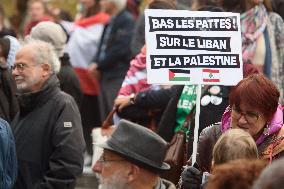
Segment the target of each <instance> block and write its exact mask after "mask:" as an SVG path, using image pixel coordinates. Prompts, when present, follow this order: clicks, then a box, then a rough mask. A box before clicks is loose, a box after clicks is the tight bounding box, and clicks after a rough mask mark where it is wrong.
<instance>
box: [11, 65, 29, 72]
mask: <svg viewBox="0 0 284 189" xmlns="http://www.w3.org/2000/svg"><path fill="white" fill-rule="evenodd" d="M27 67H28V65H27V64H23V63H19V64H14V66H12V70H13V71H14V70H16V69H17V70H18V71H19V72H23V71H24V69H25V68H27Z"/></svg>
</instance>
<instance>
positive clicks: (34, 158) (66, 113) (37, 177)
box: [11, 75, 85, 189]
mask: <svg viewBox="0 0 284 189" xmlns="http://www.w3.org/2000/svg"><path fill="white" fill-rule="evenodd" d="M19 102H20V112H19V113H18V114H17V116H16V117H15V119H14V120H13V122H12V124H11V127H12V130H13V133H14V136H15V142H16V150H17V157H18V178H17V181H16V184H15V186H14V188H15V189H18V188H19V189H39V188H66V189H67V188H68V189H73V188H75V181H76V176H78V175H80V174H81V173H82V170H83V151H84V148H85V142H84V138H83V133H82V125H81V118H80V113H79V111H78V107H77V105H76V103H75V101H74V99H73V98H72V97H71V96H70V95H68V94H66V93H64V92H62V91H60V88H59V82H58V79H57V77H56V76H55V75H52V76H51V77H50V78H49V79H48V80H47V81H46V83H45V84H44V86H43V88H42V90H40V91H39V92H35V93H28V94H22V95H20V96H19Z"/></svg>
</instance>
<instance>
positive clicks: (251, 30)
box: [241, 3, 268, 63]
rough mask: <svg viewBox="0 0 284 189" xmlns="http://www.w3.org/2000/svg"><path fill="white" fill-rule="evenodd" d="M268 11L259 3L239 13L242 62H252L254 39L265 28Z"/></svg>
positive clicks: (254, 46) (254, 47)
mask: <svg viewBox="0 0 284 189" xmlns="http://www.w3.org/2000/svg"><path fill="white" fill-rule="evenodd" d="M267 20H268V13H267V10H266V8H265V6H264V5H263V4H262V3H260V4H259V5H256V6H254V7H253V8H252V9H250V10H248V11H247V12H245V13H243V14H241V29H242V53H243V61H244V63H254V62H253V57H254V54H255V49H256V41H257V39H258V38H259V37H260V36H261V34H262V33H263V32H264V30H265V28H266V24H267Z"/></svg>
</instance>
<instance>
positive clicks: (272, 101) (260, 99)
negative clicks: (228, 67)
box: [229, 74, 280, 120]
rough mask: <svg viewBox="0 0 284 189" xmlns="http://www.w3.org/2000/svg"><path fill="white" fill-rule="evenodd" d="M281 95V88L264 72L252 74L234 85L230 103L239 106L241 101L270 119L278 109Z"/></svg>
mask: <svg viewBox="0 0 284 189" xmlns="http://www.w3.org/2000/svg"><path fill="white" fill-rule="evenodd" d="M279 96H280V93H279V90H278V89H277V87H276V86H275V85H274V84H273V83H272V81H270V80H269V79H268V78H266V77H265V76H264V75H263V74H252V75H250V76H248V77H246V78H244V79H243V80H241V81H240V82H239V83H238V84H237V85H236V86H235V87H233V89H232V90H231V93H230V96H229V104H230V106H231V107H232V106H233V105H234V106H236V107H238V108H239V107H240V104H241V103H245V104H247V105H248V106H250V107H254V108H256V109H257V110H259V111H260V113H262V114H263V115H265V117H266V118H267V119H268V120H270V119H271V118H272V116H273V114H274V113H275V111H276V109H277V106H278V101H279Z"/></svg>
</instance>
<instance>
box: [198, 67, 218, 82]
mask: <svg viewBox="0 0 284 189" xmlns="http://www.w3.org/2000/svg"><path fill="white" fill-rule="evenodd" d="M202 73H203V82H220V71H219V70H213V69H202Z"/></svg>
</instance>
